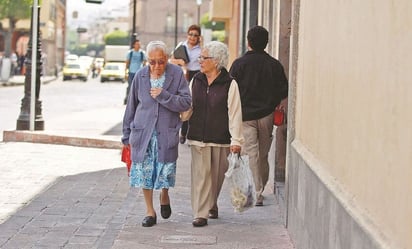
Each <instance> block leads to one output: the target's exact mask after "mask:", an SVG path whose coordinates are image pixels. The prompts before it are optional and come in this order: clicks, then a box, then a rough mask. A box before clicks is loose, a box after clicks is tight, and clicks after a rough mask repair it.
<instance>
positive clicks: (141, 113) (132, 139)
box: [122, 63, 192, 162]
mask: <svg viewBox="0 0 412 249" xmlns="http://www.w3.org/2000/svg"><path fill="white" fill-rule="evenodd" d="M165 77H166V79H165V82H164V85H163V90H162V92H161V93H160V95H159V96H157V98H156V99H153V98H152V97H151V96H150V92H149V91H150V88H151V84H150V72H149V66H145V67H143V68H142V69H141V70H139V71H138V72H137V73H136V75H135V77H134V79H133V81H132V86H131V89H130V93H129V98H128V101H127V106H126V111H125V114H124V117H123V137H122V143H123V144H130V145H131V154H132V161H133V162H142V161H143V159H144V155H145V153H146V150H147V146H148V145H149V141H150V138H151V136H152V133H153V130H154V129H156V131H157V133H158V137H157V138H158V149H159V151H158V152H159V157H158V160H159V162H174V161H176V160H177V155H178V145H179V130H180V127H181V125H182V122H181V120H180V117H179V112H183V111H186V110H188V109H189V108H190V105H191V102H192V98H191V96H190V91H189V86H188V84H187V81H186V79H185V77H184V75H183V71H182V69H181V68H180V67H179V66H176V65H173V64H169V63H168V64H167V65H166V71H165Z"/></svg>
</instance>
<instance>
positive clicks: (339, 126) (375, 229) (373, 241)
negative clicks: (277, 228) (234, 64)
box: [211, 0, 412, 249]
mask: <svg viewBox="0 0 412 249" xmlns="http://www.w3.org/2000/svg"><path fill="white" fill-rule="evenodd" d="M211 2H212V3H211V6H212V7H213V5H216V6H230V8H226V9H224V10H222V11H224V13H220V14H216V18H226V20H227V21H228V22H229V23H230V27H232V28H233V29H231V30H230V32H231V35H230V37H229V41H228V44H229V46H230V50H231V53H237V55H240V54H242V53H243V51H245V43H244V40H245V37H246V36H245V32H246V31H247V30H248V28H249V27H251V26H253V25H255V24H259V25H262V26H265V27H266V28H267V29H268V30H269V31H270V32H271V35H270V41H269V45H268V48H267V51H268V52H269V53H270V54H271V55H273V56H274V57H276V58H279V60H280V61H281V62H282V64H283V65H285V68H288V69H287V70H288V77H289V85H290V92H289V110H288V125H287V127H288V133H287V141H286V145H287V156H286V191H285V195H286V196H285V198H286V199H285V200H286V203H285V206H284V213H285V225H286V226H287V228H288V231H289V233H290V235H291V237H292V239H293V241H294V243H295V245H296V248H302V249H324V248H325V249H332V248H333V249H334V248H345V249H346V248H354V249H355V248H356V249H358V248H365V249H371V248H388V249H389V248H391V249H401V248H412V239H411V237H410V233H411V231H412V213H411V212H410V210H412V199H411V198H410V196H411V195H412V188H411V187H410V183H409V179H410V177H411V176H412V168H411V167H410V165H412V157H411V155H412V153H411V150H410V148H412V132H411V128H410V127H409V124H410V122H411V121H412V115H410V110H409V107H410V106H412V102H411V101H412V88H411V87H412V84H410V82H411V76H410V73H408V72H409V62H408V59H409V58H410V55H411V53H412V43H411V42H410V41H411V40H412V29H411V28H410V27H411V25H412V17H411V16H410V15H409V13H411V11H412V3H410V2H409V1H407V0H401V1H396V2H390V1H389V2H388V1H373V0H365V1H335V0H332V1H331V0H328V1H326V0H314V1H300V0H290V1H287V0H284V1H283V0H255V1H254V0H251V1H241V0H212V1H211ZM227 16H230V17H227ZM235 27H238V28H237V29H235ZM234 33H236V34H234Z"/></svg>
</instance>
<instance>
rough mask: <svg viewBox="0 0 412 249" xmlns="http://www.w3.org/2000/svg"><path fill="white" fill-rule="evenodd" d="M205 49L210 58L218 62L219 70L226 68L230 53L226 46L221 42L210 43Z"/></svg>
mask: <svg viewBox="0 0 412 249" xmlns="http://www.w3.org/2000/svg"><path fill="white" fill-rule="evenodd" d="M203 49H204V50H206V51H207V53H208V56H210V57H213V60H214V61H216V62H217V65H216V67H217V69H218V70H220V69H222V67H226V66H227V63H228V61H229V51H228V49H227V46H226V44H224V43H222V42H219V41H211V42H208V43H207V44H206V45H205V46H203Z"/></svg>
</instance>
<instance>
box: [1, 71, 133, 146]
mask: <svg viewBox="0 0 412 249" xmlns="http://www.w3.org/2000/svg"><path fill="white" fill-rule="evenodd" d="M126 86H127V84H126V83H125V84H122V83H121V82H105V83H100V81H99V77H97V78H94V79H93V78H91V77H90V76H89V80H88V81H87V82H83V81H80V80H71V81H64V82H63V81H62V78H61V77H59V78H58V79H57V80H55V81H52V82H50V83H47V84H42V86H41V89H40V98H39V99H40V101H42V114H43V119H44V127H45V131H47V132H49V133H50V132H52V133H53V132H58V133H59V134H61V133H64V134H72V133H73V131H71V130H68V129H65V130H62V127H68V126H67V124H68V123H73V126H76V127H78V128H77V129H75V130H76V132H77V133H79V132H80V133H83V134H72V135H87V136H100V135H107V136H116V137H119V135H120V130H119V128H120V127H119V126H118V127H113V130H106V131H105V130H97V131H96V124H97V125H98V126H99V127H105V126H104V124H105V122H106V120H105V117H107V115H118V117H119V125H120V123H121V120H122V116H123V110H124V105H123V99H124V94H125V92H126ZM23 97H24V86H23V85H21V86H11V87H0V132H1V134H0V141H2V140H3V131H4V130H15V129H16V122H17V119H18V117H19V114H20V107H21V99H22V98H23ZM89 110H93V116H95V117H96V119H95V122H93V123H92V122H90V117H88V119H87V120H84V118H83V117H84V115H90V113H89V112H88V111H89ZM83 120H84V121H83ZM62 124H63V125H62ZM105 129H106V128H105ZM83 131H84V132H83ZM90 132H92V134H90ZM93 132H95V133H96V134H93Z"/></svg>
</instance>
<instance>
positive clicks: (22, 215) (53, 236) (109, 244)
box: [0, 107, 294, 249]
mask: <svg viewBox="0 0 412 249" xmlns="http://www.w3.org/2000/svg"><path fill="white" fill-rule="evenodd" d="M116 108H117V110H113V108H112V107H111V108H108V110H107V112H106V113H108V114H109V113H110V114H113V115H107V116H106V117H107V118H106V119H107V121H105V122H102V123H95V127H94V130H90V129H89V128H88V129H87V130H84V129H83V130H80V129H82V126H81V125H79V126H77V125H75V124H73V123H72V122H67V121H68V120H70V119H68V120H66V122H62V125H63V124H66V125H67V126H66V127H62V128H61V130H60V131H56V130H55V131H54V132H53V133H48V132H47V131H37V132H26V133H27V134H29V135H30V134H32V135H33V137H35V135H38V134H39V133H40V134H42V135H43V136H49V137H50V139H49V140H48V142H49V143H44V141H42V142H43V143H31V142H16V141H19V140H18V139H16V140H15V141H3V142H0V171H1V172H2V174H1V175H0V189H1V191H0V248H1V249H9V248H13V249H14V248H16V249H23V248H39V249H43V248H76V249H77V248H78V249H81V248H88V249H90V248H98V249H100V248H102V249H104V248H111V249H123V248H144V249H146V248H147V249H151V248H158V249H160V248H216V249H226V248H230V249H232V248H237V249H243V248H244V249H251V248H254V249H257V248H273V249H291V248H294V246H293V243H292V242H291V239H290V237H289V235H288V232H287V230H286V229H285V227H284V225H283V219H282V213H281V212H280V206H279V203H278V201H277V200H276V198H275V195H274V194H273V179H271V182H270V183H268V186H267V187H266V190H265V193H264V196H265V200H264V206H262V207H254V208H252V209H249V210H246V211H245V212H243V213H240V214H239V213H235V212H234V211H233V208H232V207H231V203H230V194H229V191H230V189H229V185H228V184H227V183H225V184H224V186H223V189H222V193H221V197H220V199H219V218H218V219H216V220H209V225H208V226H206V227H201V228H194V227H193V226H192V224H191V221H192V218H193V217H192V212H191V205H190V148H189V147H188V146H187V145H180V147H179V159H178V162H177V165H178V166H177V179H176V186H175V188H172V189H171V190H170V198H171V206H172V212H173V213H172V216H171V217H170V218H169V219H167V220H164V219H162V218H161V216H160V204H159V192H158V191H155V194H154V203H155V206H156V207H157V211H158V224H157V225H155V226H154V227H151V228H144V227H142V226H141V221H142V219H143V217H144V215H145V204H144V200H143V196H142V193H141V192H140V190H139V189H130V188H129V186H128V177H127V172H126V168H125V165H124V164H123V163H122V162H120V149H119V148H116V149H112V148H111V149H107V148H91V147H83V146H78V144H75V145H77V146H72V145H70V142H68V143H67V145H60V144H55V143H54V141H56V140H55V139H53V138H54V137H56V136H62V137H64V136H69V135H68V134H67V133H66V131H67V130H70V131H71V133H70V136H71V137H76V136H78V139H79V140H81V139H88V138H87V134H90V136H92V137H93V138H96V137H97V138H99V139H101V140H102V141H103V140H105V139H106V137H105V136H98V135H99V133H101V132H102V131H106V133H107V131H108V130H110V131H111V134H110V135H111V137H110V139H111V140H113V139H118V138H120V127H119V122H120V121H119V116H118V112H119V110H120V109H121V108H120V107H116ZM94 111H95V110H88V111H87V112H89V113H88V114H89V115H88V114H87V113H84V114H83V115H84V116H83V117H82V118H84V119H86V121H87V117H91V118H93V117H94V115H93V112H94ZM99 111H102V110H99ZM116 111H117V114H115V112H116ZM120 111H121V110H120ZM76 119H77V118H74V119H73V120H76ZM83 122H85V120H83ZM90 122H93V121H90ZM76 129H79V130H76ZM9 132H10V131H9ZM11 132H12V131H11ZM76 132H77V133H76ZM76 134H77V135H76ZM100 135H107V134H100ZM18 137H19V136H17V138H18ZM5 138H6V136H5ZM68 141H72V140H68ZM272 171H273V169H272ZM271 175H273V174H271Z"/></svg>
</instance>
